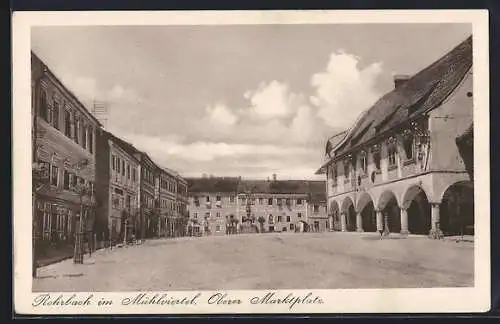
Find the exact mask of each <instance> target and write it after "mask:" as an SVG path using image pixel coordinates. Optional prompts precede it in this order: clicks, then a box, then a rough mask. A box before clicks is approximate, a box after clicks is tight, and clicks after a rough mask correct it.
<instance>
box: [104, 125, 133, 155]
mask: <svg viewBox="0 0 500 324" xmlns="http://www.w3.org/2000/svg"><path fill="white" fill-rule="evenodd" d="M103 133H104V134H106V135H107V136H108V137H109V138H111V140H112V141H113V142H115V143H116V144H118V146H120V147H121V148H122V149H123V150H124V151H125V152H127V153H128V154H130V155H131V156H134V155H135V154H137V153H141V151H139V150H138V149H137V148H136V147H135V146H133V145H132V144H130V143H129V142H127V141H125V140H123V139H121V138H119V137H118V136H116V135H114V134H113V133H111V132H108V131H106V130H103Z"/></svg>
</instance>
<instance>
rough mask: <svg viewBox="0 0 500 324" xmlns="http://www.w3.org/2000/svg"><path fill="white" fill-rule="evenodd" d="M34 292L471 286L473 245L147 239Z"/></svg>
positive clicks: (53, 277)
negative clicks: (141, 243)
mask: <svg viewBox="0 0 500 324" xmlns="http://www.w3.org/2000/svg"><path fill="white" fill-rule="evenodd" d="M38 276H39V278H37V279H35V280H34V281H33V291H35V292H39V291H96V292H97V291H138V290H192V289H197V290H218V289H226V290H228V289H314V288H318V289H332V288H410V287H446V286H455V287H463V286H473V284H474V246H473V243H471V242H464V241H462V242H456V241H454V240H445V241H437V240H431V239H428V238H425V237H415V236H410V237H408V238H401V237H399V236H397V235H394V236H392V237H390V238H387V239H383V240H380V239H379V238H378V237H377V235H376V234H373V233H363V234H359V233H300V234H299V233H288V234H285V233H282V234H278V233H276V234H274V233H270V234H248V235H236V236H219V237H201V238H192V237H186V238H178V239H161V240H150V241H147V242H146V243H144V244H143V245H136V246H130V247H123V248H118V249H115V250H113V251H109V250H107V251H103V250H101V251H98V252H97V253H95V254H93V255H92V257H91V258H90V259H89V258H88V257H87V258H86V259H85V262H84V264H83V265H81V264H80V265H75V264H73V263H72V260H66V261H63V262H59V263H56V264H52V265H50V266H46V267H43V268H40V269H39V270H38Z"/></svg>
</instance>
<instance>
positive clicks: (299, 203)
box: [297, 198, 302, 214]
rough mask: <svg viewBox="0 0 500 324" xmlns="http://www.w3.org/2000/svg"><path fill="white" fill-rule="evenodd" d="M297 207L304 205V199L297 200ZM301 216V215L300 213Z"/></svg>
mask: <svg viewBox="0 0 500 324" xmlns="http://www.w3.org/2000/svg"><path fill="white" fill-rule="evenodd" d="M297 205H302V199H300V198H299V199H297ZM299 214H300V213H299Z"/></svg>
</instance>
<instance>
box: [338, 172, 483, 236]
mask: <svg viewBox="0 0 500 324" xmlns="http://www.w3.org/2000/svg"><path fill="white" fill-rule="evenodd" d="M377 198H378V199H377V200H376V201H374V199H372V197H371V196H370V195H369V194H368V193H367V192H362V193H360V194H359V198H358V199H356V200H357V206H355V203H354V201H353V199H352V198H351V197H349V196H348V197H345V198H344V199H343V200H342V201H341V204H339V203H338V202H337V201H332V202H331V203H330V206H329V214H330V215H331V218H332V221H331V224H333V226H334V229H336V230H341V231H364V232H376V231H381V230H384V229H386V228H387V229H388V230H389V231H390V232H392V233H411V234H423V235H427V234H429V232H430V231H431V230H432V229H439V230H441V231H442V232H443V234H444V235H460V234H473V231H474V190H473V184H472V181H461V182H457V183H454V184H453V185H451V186H449V187H448V188H447V189H446V191H445V192H444V195H443V197H442V199H441V202H439V203H431V202H430V201H429V198H428V195H427V194H426V192H425V191H424V189H422V188H421V187H420V186H417V185H415V186H413V187H411V188H410V189H409V190H408V191H407V192H406V194H405V196H404V198H403V199H402V201H401V203H398V200H397V198H396V195H395V194H394V192H392V191H391V190H386V191H383V192H382V193H381V194H380V196H379V197H377Z"/></svg>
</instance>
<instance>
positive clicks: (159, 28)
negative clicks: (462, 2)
mask: <svg viewBox="0 0 500 324" xmlns="http://www.w3.org/2000/svg"><path fill="white" fill-rule="evenodd" d="M488 42H489V35H488V14H487V12H486V11H474V10H472V11H467V10H461V11H443V10H440V11H262V12H259V11H246V12H243V11H232V12H221V11H213V12H208V11H205V12H194V11H193V12H189V11H181V12H161V11H159V12H15V13H14V15H13V89H14V91H13V112H14V114H13V116H14V118H13V124H14V125H13V129H14V132H13V137H12V139H13V145H14V150H13V152H14V157H13V165H14V214H13V224H14V229H13V231H14V251H13V252H14V278H13V281H14V289H15V292H14V307H15V311H16V312H17V313H18V314H242V313H248V314H252V313H290V314H294V313H302V314H304V313H310V314H313V313H366V312H370V313H413V312H424V313H426V312H432V313H441V312H483V311H487V310H488V309H489V308H490V225H489V224H490V211H489V205H490V194H489V179H490V175H489V93H488V89H489V79H488V78H489V75H488V71H489V62H488V59H489V58H488ZM30 130H31V131H30ZM30 193H31V195H30ZM30 202H31V203H30Z"/></svg>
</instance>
